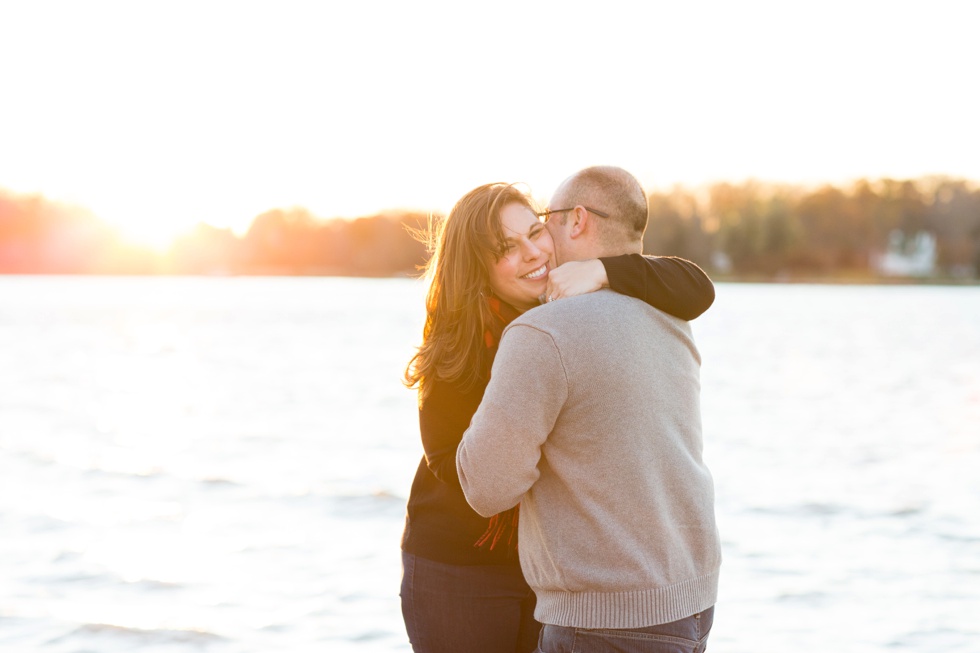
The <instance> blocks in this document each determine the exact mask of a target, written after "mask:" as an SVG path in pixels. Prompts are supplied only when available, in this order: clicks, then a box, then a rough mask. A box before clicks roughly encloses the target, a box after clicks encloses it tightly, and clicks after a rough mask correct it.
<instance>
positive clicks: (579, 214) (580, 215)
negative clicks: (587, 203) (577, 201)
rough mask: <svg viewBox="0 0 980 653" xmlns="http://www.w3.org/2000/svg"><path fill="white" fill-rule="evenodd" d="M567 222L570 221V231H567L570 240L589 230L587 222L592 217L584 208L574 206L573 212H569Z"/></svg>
mask: <svg viewBox="0 0 980 653" xmlns="http://www.w3.org/2000/svg"><path fill="white" fill-rule="evenodd" d="M569 213H571V216H570V217H569V220H571V221H572V224H571V229H569V231H568V235H569V237H570V238H579V237H580V236H582V235H583V234H584V233H585V232H586V231H587V230H588V229H589V220H590V219H591V218H592V216H590V215H589V212H588V211H587V210H586V209H585V207H584V206H581V205H579V206H576V207H575V210H574V211H570V212H569Z"/></svg>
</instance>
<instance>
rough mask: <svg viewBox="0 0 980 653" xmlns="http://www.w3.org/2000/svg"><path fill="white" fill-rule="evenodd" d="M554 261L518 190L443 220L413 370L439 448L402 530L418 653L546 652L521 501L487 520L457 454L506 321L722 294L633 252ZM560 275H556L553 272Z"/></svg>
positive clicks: (425, 431) (422, 416)
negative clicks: (613, 298)
mask: <svg viewBox="0 0 980 653" xmlns="http://www.w3.org/2000/svg"><path fill="white" fill-rule="evenodd" d="M553 266H554V247H553V243H552V240H551V236H550V235H549V234H548V231H547V229H546V228H545V225H544V223H542V222H541V221H540V219H539V218H538V215H537V214H536V213H535V212H534V210H533V209H532V206H531V203H530V201H529V199H528V198H527V197H526V196H525V195H524V194H523V193H521V192H520V191H518V190H517V189H515V188H514V187H513V186H510V185H506V184H487V185H485V186H480V187H478V188H476V189H474V190H472V191H470V192H469V193H467V194H466V195H465V196H464V197H463V198H462V199H460V200H459V202H457V203H456V205H455V206H454V207H453V209H452V211H450V213H449V215H448V216H447V217H446V219H445V221H444V222H443V223H442V225H441V227H440V229H439V232H438V237H437V242H436V246H435V251H434V253H433V256H432V257H431V259H430V260H429V262H428V265H427V268H426V270H427V276H428V277H429V278H430V281H431V286H430V288H429V292H428V296H427V298H426V310H427V318H426V322H425V328H424V331H423V339H422V345H421V346H420V347H419V350H418V353H417V354H416V355H415V356H414V357H413V358H412V360H411V362H410V363H409V366H408V369H407V370H406V374H405V378H406V383H407V385H409V387H415V386H418V389H419V425H420V429H421V433H422V444H423V448H424V450H425V456H424V457H423V459H422V461H421V463H420V464H419V468H418V472H417V473H416V476H415V481H414V483H413V484H412V491H411V495H410V497H409V500H408V516H407V518H406V523H405V533H404V536H403V538H402V557H403V563H404V570H405V571H404V576H403V579H402V588H401V598H402V614H403V616H404V618H405V625H406V628H407V630H408V636H409V639H410V641H411V643H412V647H413V649H414V650H415V651H416V653H437V652H442V651H446V652H453V653H458V652H459V651H467V652H470V653H484V652H485V653H524V652H526V651H533V650H534V648H535V646H536V643H537V637H538V630H539V629H540V624H538V623H537V622H535V621H534V618H533V611H534V594H533V593H532V592H531V590H530V588H529V587H528V586H527V583H526V582H525V581H524V577H523V576H522V574H521V569H520V563H519V561H518V557H517V554H516V546H517V530H516V526H517V521H518V509H517V508H514V509H511V510H509V511H507V513H503V514H501V515H495V516H494V517H492V518H491V519H489V520H488V519H485V518H483V517H481V516H480V515H478V514H477V513H476V512H474V511H473V510H472V509H471V508H470V507H469V505H468V504H467V503H466V499H465V498H464V497H463V492H462V490H461V488H460V485H459V478H458V476H457V474H456V448H457V446H458V445H459V442H460V440H461V438H462V435H463V432H464V431H465V430H466V428H467V427H468V426H469V423H470V418H471V417H472V416H473V414H474V413H475V412H476V409H477V406H479V404H480V399H481V398H482V396H483V392H484V390H485V388H486V385H487V382H488V380H489V377H490V368H491V365H492V363H493V357H494V354H495V353H496V351H497V342H498V340H499V338H500V335H501V333H502V331H503V329H504V327H505V326H506V325H507V324H508V323H509V322H510V321H511V320H512V319H514V318H515V317H517V316H518V315H520V314H521V313H523V312H524V311H526V310H528V309H530V308H533V307H534V306H537V305H538V304H539V298H541V297H544V296H550V297H551V298H559V297H563V296H571V295H573V294H579V293H580V292H583V291H584V290H587V289H596V288H599V287H602V286H603V285H607V282H608V286H609V287H611V288H612V289H613V290H615V291H618V292H622V293H624V294H628V295H631V296H634V297H638V298H639V299H642V300H643V301H645V302H647V303H649V304H651V305H652V306H654V307H656V308H659V309H661V310H664V311H666V312H668V313H671V314H673V315H675V316H677V317H681V318H683V319H693V318H694V317H697V316H698V315H700V314H701V313H702V312H704V311H705V310H706V309H707V308H708V306H710V305H711V302H712V301H713V300H714V288H713V286H712V285H711V281H710V280H709V279H708V278H707V276H705V274H704V272H702V271H701V270H700V268H698V267H697V266H696V265H694V264H693V263H690V262H688V261H684V260H682V259H673V258H645V257H642V256H640V255H638V254H637V255H628V256H620V257H612V258H606V259H601V261H593V262H584V263H577V264H566V265H565V266H562V267H561V268H558V269H553ZM549 277H550V280H549Z"/></svg>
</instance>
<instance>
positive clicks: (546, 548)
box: [456, 167, 721, 653]
mask: <svg viewBox="0 0 980 653" xmlns="http://www.w3.org/2000/svg"><path fill="white" fill-rule="evenodd" d="M546 214H547V216H548V218H549V221H548V230H549V232H550V233H551V235H552V237H553V239H554V241H555V253H556V257H557V259H558V261H557V263H564V262H567V261H580V260H585V259H592V258H597V257H600V256H611V255H616V254H624V253H640V252H641V251H642V238H643V231H644V230H645V229H646V222H647V204H646V196H645V194H644V193H643V189H642V188H641V187H640V185H639V183H638V182H637V181H636V179H634V178H633V176H632V175H630V174H629V173H628V172H626V171H625V170H622V169H620V168H611V167H597V168H588V169H586V170H582V171H581V172H579V173H577V174H575V175H573V176H572V177H570V178H568V179H567V180H565V181H564V182H563V183H562V185H561V186H560V187H559V188H558V190H557V191H556V192H555V195H554V197H553V198H552V200H551V202H550V204H549V209H548V211H546ZM699 373H700V355H699V353H698V350H697V347H696V346H695V344H694V340H693V339H692V336H691V330H690V327H689V326H688V324H687V323H686V322H684V321H682V320H679V319H677V318H673V317H670V316H668V315H667V314H665V313H662V312H660V311H658V310H657V309H654V308H652V307H650V306H649V305H647V304H644V303H643V302H640V301H638V300H636V299H632V298H629V297H625V296H623V295H619V294H616V293H614V292H612V291H609V290H600V291H598V292H595V293H591V294H587V295H581V296H578V297H570V298H567V299H562V300H560V301H554V302H550V303H547V304H545V305H543V306H540V307H538V308H534V309H532V310H530V311H528V312H526V313H524V315H522V316H521V317H519V318H517V319H516V320H514V321H513V322H512V323H511V324H510V326H509V327H508V328H507V330H506V331H505V332H504V335H503V338H502V340H501V342H500V348H499V350H498V353H497V358H496V360H495V362H494V365H493V371H492V374H491V380H490V384H489V386H488V387H487V390H486V394H485V395H484V397H483V402H482V403H481V404H480V408H479V410H478V411H477V413H476V415H474V417H473V420H472V422H471V424H470V428H469V429H468V430H467V431H466V434H465V435H464V436H463V441H462V443H461V444H460V446H459V449H458V452H457V463H456V464H457V469H458V471H459V478H460V482H461V484H462V487H463V491H464V493H465V495H466V498H467V500H468V501H469V503H470V505H472V506H473V508H474V509H475V510H476V511H477V512H478V513H480V514H481V515H484V516H490V515H494V514H497V513H499V512H501V511H503V510H506V509H508V508H511V507H512V506H514V505H516V504H517V503H520V504H521V508H520V527H519V530H520V532H519V538H520V556H521V567H522V569H523V571H524V575H525V577H526V578H527V581H528V583H529V584H530V586H531V587H532V588H533V589H534V592H535V594H536V595H537V608H536V610H535V617H536V618H537V619H538V620H539V621H541V622H542V623H543V624H544V628H543V630H542V632H541V636H540V644H539V650H540V651H542V652H544V653H561V652H566V651H571V650H572V648H571V647H572V643H573V642H577V644H575V645H576V646H582V645H583V643H585V642H591V643H592V644H591V645H592V646H594V648H583V649H579V648H576V649H575V650H576V651H578V650H590V651H591V650H597V651H598V650H620V648H616V647H617V646H623V643H625V642H629V646H631V647H632V648H628V650H631V651H658V652H659V651H665V650H672V651H673V650H680V649H677V648H676V647H677V644H678V643H679V642H682V643H683V642H686V647H685V648H684V649H683V650H692V651H701V650H703V648H704V646H705V644H706V639H707V635H708V631H709V629H710V628H711V623H712V619H713V612H714V608H713V606H714V604H715V601H716V599H717V588H718V570H719V566H720V563H721V551H720V549H721V547H720V543H719V539H718V533H717V529H716V527H715V518H714V489H713V484H712V480H711V475H710V473H709V472H708V469H707V468H706V467H705V465H704V462H703V461H702V457H701V452H702V440H701V414H700V397H699V395H700V377H699ZM664 647H667V648H664ZM671 647H673V648H671ZM623 650H626V649H625V648H624V649H623Z"/></svg>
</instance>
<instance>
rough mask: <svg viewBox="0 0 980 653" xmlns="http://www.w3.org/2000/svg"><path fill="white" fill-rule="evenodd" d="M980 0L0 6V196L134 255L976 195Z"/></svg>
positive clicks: (203, 1) (25, 2) (4, 2)
mask: <svg viewBox="0 0 980 653" xmlns="http://www.w3.org/2000/svg"><path fill="white" fill-rule="evenodd" d="M978 24H980V3H976V2H972V1H970V0H963V1H960V2H953V1H948V0H928V1H925V0H923V1H921V2H907V1H901V0H890V1H875V0H847V1H843V2H840V1H836V0H825V1H823V2H819V3H798V2H786V1H785V0H780V1H772V2H759V1H743V0H739V1H737V2H733V1H730V0H719V1H715V2H707V1H685V2H669V3H668V2H638V1H636V0H625V1H623V0H602V1H601V2H595V1H589V2H579V1H576V0H564V1H555V2H534V1H533V0H517V1H509V0H508V1H500V2H494V3H469V2H461V1H459V0H453V1H451V2H437V1H432V0H414V1H413V2H405V1H391V2H370V1H367V0H366V1H364V2H354V1H349V2H328V1H326V0H321V1H316V2H289V1H288V0H287V1H284V0H276V1H271V0H270V1H268V2H261V3H260V2H242V1H240V0H239V1H235V2H209V1H207V0H193V1H190V2H187V1H182V0H181V1H176V0H168V1H167V2H163V1H160V2H150V1H146V2H132V1H131V0H123V1H117V2H99V1H95V0H87V1H86V2H77V1H73V0H69V1H65V2H57V3H56V2H46V1H43V0H42V1H37V0H21V1H16V0H9V1H8V0H0V26H2V28H0V29H2V37H0V188H6V189H8V190H12V191H15V192H41V193H44V194H45V195H46V196H48V197H50V198H53V199H57V200H64V201H70V202H74V203H77V204H80V205H82V206H85V207H88V208H89V209H91V210H92V211H94V212H95V213H96V214H97V215H98V216H100V217H101V218H103V219H105V220H107V221H109V222H111V223H113V224H115V225H119V226H121V227H122V228H123V229H124V230H125V232H126V233H127V234H129V235H130V236H131V237H133V238H135V239H139V240H141V241H144V242H155V243H157V244H162V243H163V242H164V241H166V240H167V239H169V238H170V237H172V236H173V235H174V234H175V233H178V232H182V231H186V230H188V229H189V228H190V227H191V226H192V225H194V224H196V223H197V222H201V221H205V222H208V223H211V224H213V225H216V226H230V227H233V228H234V229H236V230H237V231H239V232H242V231H243V230H244V229H246V228H247V226H248V224H249V223H250V222H251V220H252V219H253V218H254V217H255V216H256V215H258V214H259V213H261V212H263V211H265V210H268V209H271V208H277V207H279V208H286V207H291V206H305V207H307V208H308V209H310V210H311V211H312V212H313V213H314V214H315V215H318V216H321V217H334V216H344V217H356V216H361V215H369V214H371V213H373V212H376V211H378V210H382V209H387V208H399V207H405V208H417V209H422V210H437V211H445V210H448V208H449V207H451V206H452V204H453V202H454V201H455V200H456V199H457V198H458V197H459V196H461V195H462V194H463V193H465V192H466V191H468V190H469V189H470V188H472V187H474V186H477V185H479V184H482V183H486V182H489V181H523V182H526V183H527V184H529V185H530V187H531V188H532V189H533V191H534V193H535V195H536V196H538V197H542V198H546V197H547V195H548V194H549V193H550V192H551V191H552V190H553V189H554V188H555V187H556V186H557V185H558V183H559V182H560V181H561V180H562V179H563V178H564V177H566V176H567V175H568V174H570V173H572V172H574V171H575V170H577V169H579V168H581V167H584V166H587V165H593V164H613V165H620V166H623V167H625V168H627V169H629V170H630V171H632V172H633V173H634V174H636V175H637V177H639V178H640V180H641V181H642V182H643V183H644V184H645V185H647V186H648V187H651V188H662V187H666V186H669V185H671V184H674V183H684V184H687V185H697V184H702V183H707V182H712V181H720V180H727V181H741V180H744V179H746V178H750V177H752V178H757V179H761V180H766V181H788V182H797V183H818V182H822V181H829V182H833V183H843V182H846V181H848V180H851V179H854V178H857V177H863V176H867V177H873V178H877V177H882V176H892V177H918V176H922V175H927V174H948V175H954V176H962V177H968V178H971V179H975V180H980V125H978V116H980V93H978V92H977V75H978V65H980V39H978V38H977V37H976V27H977V25H978Z"/></svg>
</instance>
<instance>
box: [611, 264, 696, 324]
mask: <svg viewBox="0 0 980 653" xmlns="http://www.w3.org/2000/svg"><path fill="white" fill-rule="evenodd" d="M599 260H600V261H602V265H603V266H604V267H605V268H606V276H607V277H608V278H609V287H610V288H611V289H612V290H615V291H616V292H618V293H620V294H622V295H628V296H630V297H635V298H637V299H640V300H643V301H644V302H646V303H647V304H650V305H651V306H653V307H654V308H658V309H660V310H661V311H664V312H665V313H669V314H670V315H673V316H674V317H679V318H681V319H682V320H693V319H694V318H696V317H698V316H699V315H701V314H702V313H704V312H705V311H706V310H708V307H710V306H711V304H712V302H714V301H715V287H714V284H712V283H711V279H709V278H708V275H707V274H705V273H704V271H703V270H702V269H701V268H699V267H698V266H697V265H695V264H694V263H691V262H690V261H687V260H684V259H682V258H677V257H675V256H643V255H641V254H624V255H622V256H610V257H605V258H601V259H599Z"/></svg>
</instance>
